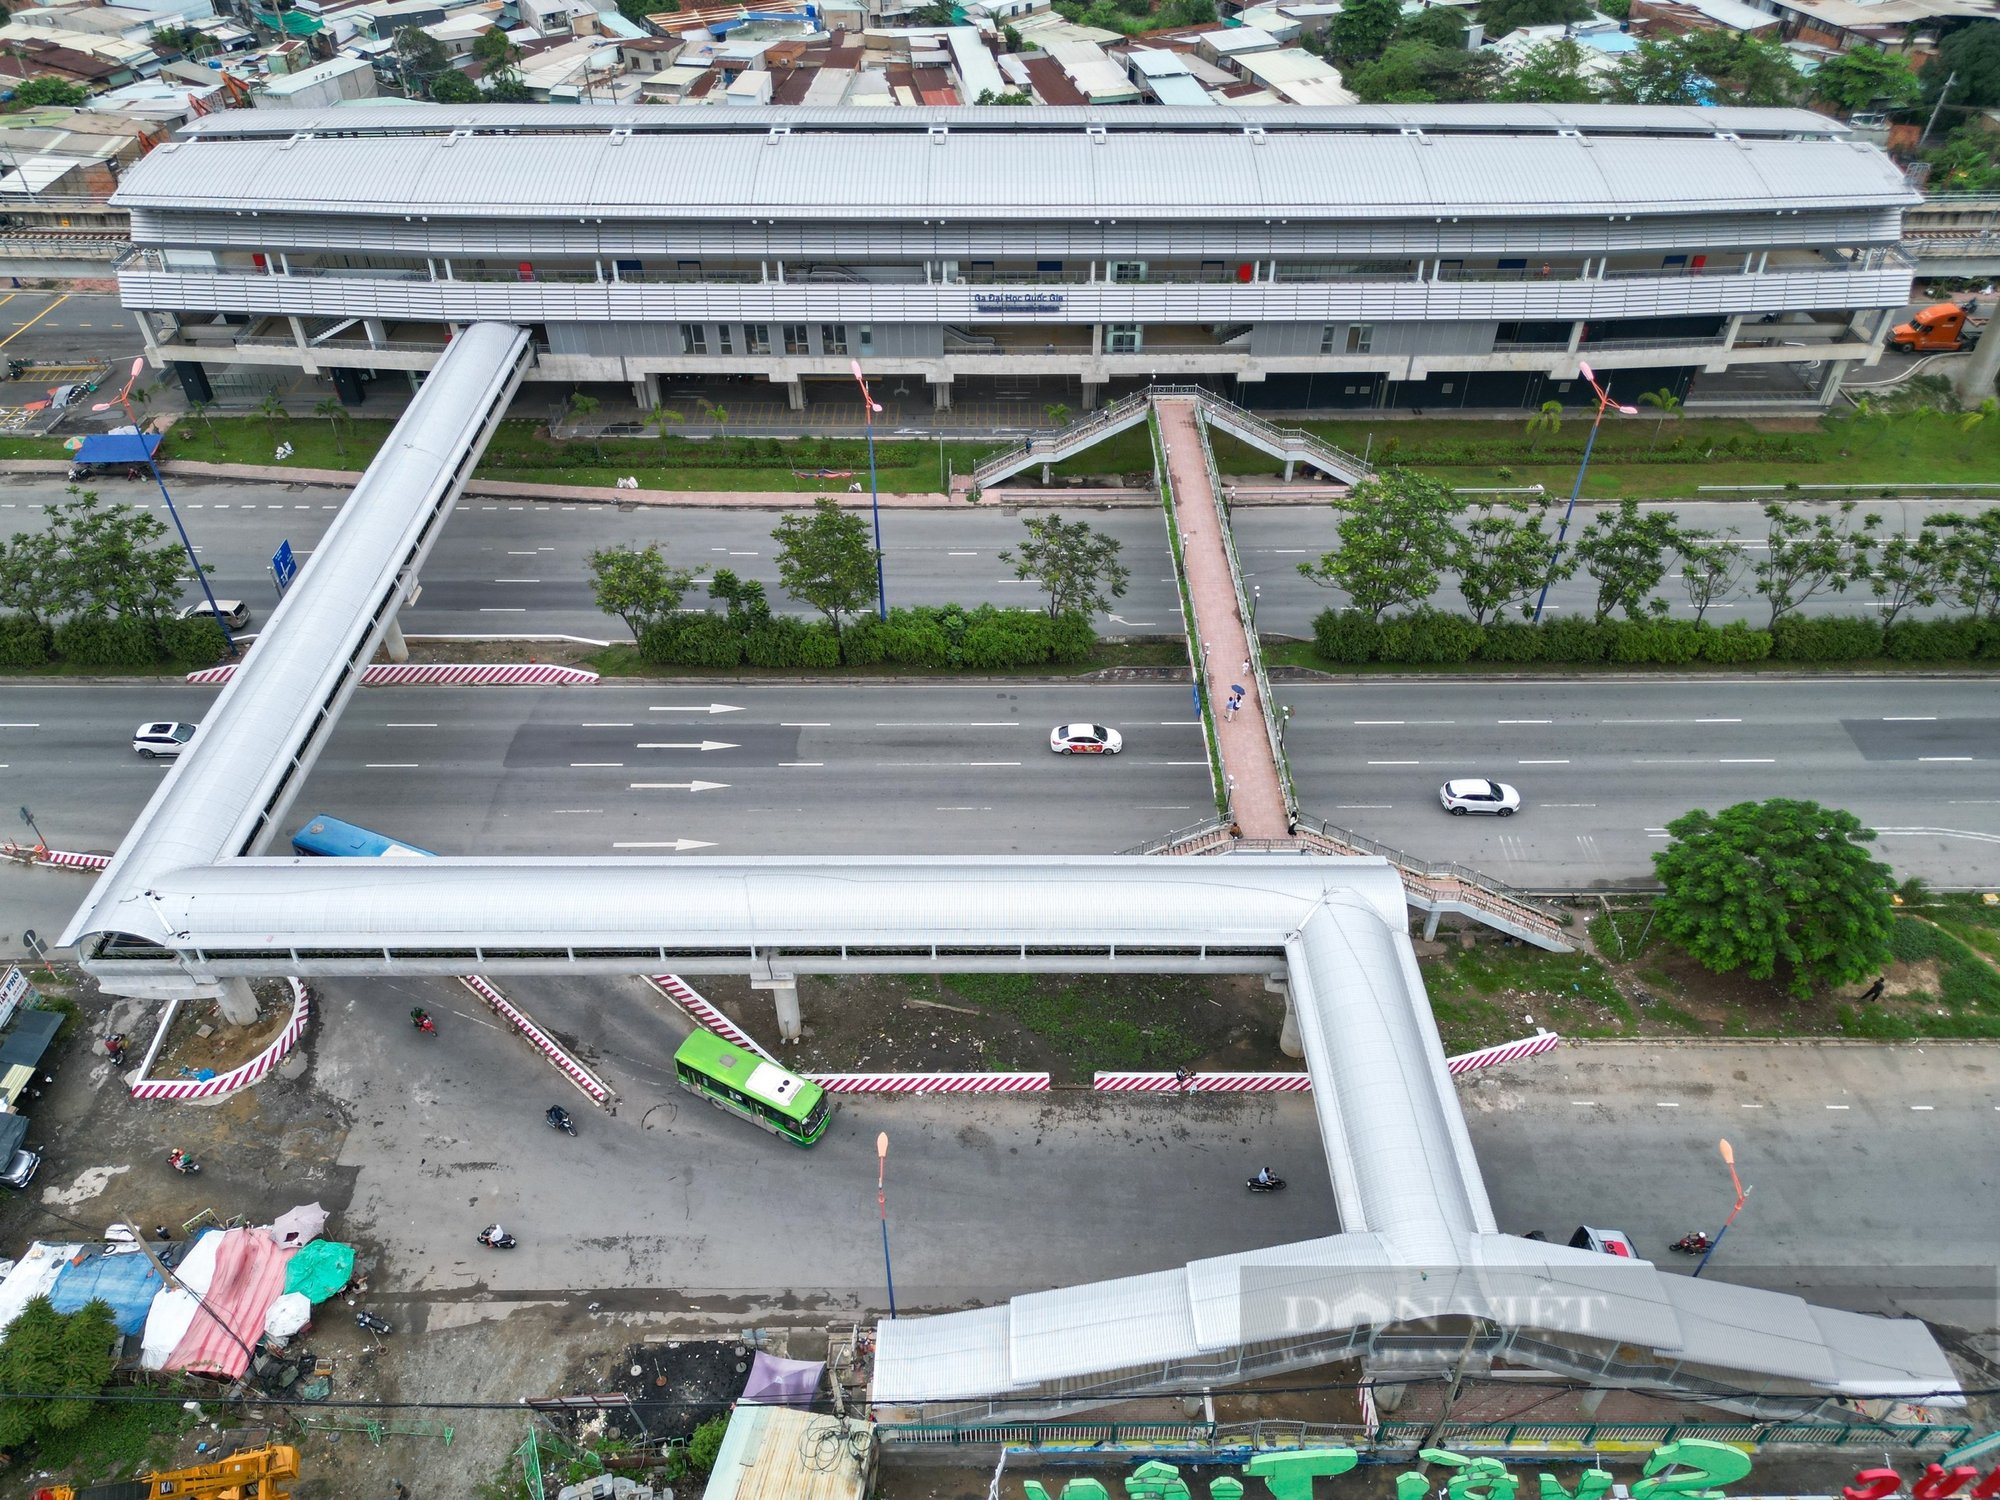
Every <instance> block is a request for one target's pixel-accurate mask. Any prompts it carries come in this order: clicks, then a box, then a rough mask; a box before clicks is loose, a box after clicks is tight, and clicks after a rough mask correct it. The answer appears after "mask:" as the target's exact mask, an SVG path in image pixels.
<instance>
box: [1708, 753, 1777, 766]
mask: <svg viewBox="0 0 2000 1500" xmlns="http://www.w3.org/2000/svg"><path fill="white" fill-rule="evenodd" d="M1777 763H1778V762H1777V758H1776V757H1775V756H1770V755H1763V756H1739V757H1737V758H1735V759H1730V758H1728V757H1724V758H1723V759H1721V760H1719V761H1717V762H1716V764H1717V765H1718V766H1775V765H1776V764H1777Z"/></svg>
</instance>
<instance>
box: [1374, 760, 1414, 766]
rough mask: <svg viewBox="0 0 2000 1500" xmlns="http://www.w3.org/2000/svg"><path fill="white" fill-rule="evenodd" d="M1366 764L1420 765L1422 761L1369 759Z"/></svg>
mask: <svg viewBox="0 0 2000 1500" xmlns="http://www.w3.org/2000/svg"><path fill="white" fill-rule="evenodd" d="M1368 764H1369V765H1371V766H1420V765H1422V764H1423V762H1422V761H1420V760H1371V761H1369V762H1368Z"/></svg>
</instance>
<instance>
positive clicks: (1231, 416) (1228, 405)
mask: <svg viewBox="0 0 2000 1500" xmlns="http://www.w3.org/2000/svg"><path fill="white" fill-rule="evenodd" d="M1146 394H1147V395H1148V396H1151V397H1154V398H1158V397H1161V396H1175V397H1182V398H1191V399H1193V400H1194V401H1195V402H1197V403H1198V405H1199V406H1200V408H1201V413H1202V415H1203V416H1204V417H1207V418H1208V419H1210V420H1211V421H1215V422H1216V425H1217V426H1219V427H1221V428H1222V429H1223V430H1224V431H1225V432H1227V431H1228V430H1229V428H1230V426H1231V425H1232V424H1233V425H1235V426H1238V427H1242V428H1244V429H1245V430H1247V431H1248V432H1251V433H1254V434H1255V435H1256V436H1257V437H1259V438H1261V439H1263V440H1264V441H1265V442H1267V443H1270V444H1272V445H1274V446H1275V447H1276V448H1278V450H1279V451H1280V452H1281V453H1291V454H1293V455H1294V456H1296V457H1300V458H1307V459H1310V460H1312V461H1313V462H1315V463H1317V464H1319V465H1320V466H1321V467H1322V468H1329V469H1332V470H1333V471H1335V472H1336V473H1338V472H1342V471H1344V472H1346V473H1347V474H1348V475H1349V476H1350V482H1358V481H1360V480H1363V479H1366V478H1368V477H1369V476H1371V475H1372V474H1373V473H1374V472H1375V469H1374V467H1373V466H1372V465H1371V464H1369V463H1367V462H1365V461H1364V460H1362V459H1360V458H1357V457H1356V456H1355V455H1354V454H1352V453H1349V452H1348V451H1347V450H1346V449H1345V448H1336V447H1335V446H1334V445H1333V444H1332V443H1328V442H1324V441H1322V440H1321V439H1319V438H1316V437H1314V436H1313V435H1312V434H1311V433H1310V432H1307V431H1306V430H1305V429H1304V428H1303V427H1280V426H1278V425H1277V424H1276V423H1275V422H1267V421H1265V420H1264V418H1262V417H1260V416H1258V415H1257V414H1256V413H1254V412H1252V411H1249V410H1247V409H1246V408H1244V407H1241V406H1238V405H1237V404H1236V403H1235V402H1234V401H1229V400H1225V399H1224V398H1223V397H1221V396H1218V395H1216V394H1215V392H1213V391H1211V390H1209V389H1208V388H1207V387H1206V386H1199V385H1185V386H1177V385H1169V386H1159V385H1156V386H1150V387H1148V388H1147V392H1146ZM1218 418H1219V419H1220V420H1219V421H1218V420H1216V419H1218ZM1231 435H1232V436H1238V434H1231Z"/></svg>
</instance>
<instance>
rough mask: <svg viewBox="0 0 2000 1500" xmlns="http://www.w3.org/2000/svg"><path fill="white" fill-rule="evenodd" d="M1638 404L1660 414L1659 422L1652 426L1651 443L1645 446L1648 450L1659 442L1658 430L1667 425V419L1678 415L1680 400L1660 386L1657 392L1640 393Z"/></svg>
mask: <svg viewBox="0 0 2000 1500" xmlns="http://www.w3.org/2000/svg"><path fill="white" fill-rule="evenodd" d="M1639 404H1640V405H1641V406H1651V407H1656V408H1658V410H1659V413H1660V420H1659V421H1657V422H1655V423H1654V424H1653V442H1651V443H1648V444H1646V446H1647V447H1648V448H1651V447H1652V446H1653V445H1654V443H1657V442H1659V440H1660V429H1661V428H1663V427H1665V426H1666V425H1667V418H1668V417H1675V416H1679V415H1680V410H1681V398H1680V397H1678V396H1676V395H1675V394H1674V393H1673V392H1672V391H1670V390H1668V389H1667V388H1666V387H1665V386H1661V387H1660V388H1659V389H1658V390H1657V391H1641V392H1640V393H1639Z"/></svg>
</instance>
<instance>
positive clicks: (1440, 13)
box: [1392, 5, 1465, 52]
mask: <svg viewBox="0 0 2000 1500" xmlns="http://www.w3.org/2000/svg"><path fill="white" fill-rule="evenodd" d="M1392 40H1394V41H1398V42H1422V43H1424V44H1425V45H1426V46H1430V47H1455V48H1457V49H1458V50H1459V51H1461V52H1463V51H1464V50H1465V17H1464V16H1462V15H1460V14H1459V13H1458V12H1457V11H1455V10H1453V9H1452V8H1451V7H1450V6H1449V5H1433V6H1430V7H1428V8H1427V9H1424V10H1419V11H1413V12H1411V13H1410V14H1409V15H1407V16H1404V17H1403V19H1402V20H1400V21H1398V22H1397V23H1396V30H1395V33H1394V35H1393V37H1392Z"/></svg>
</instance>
